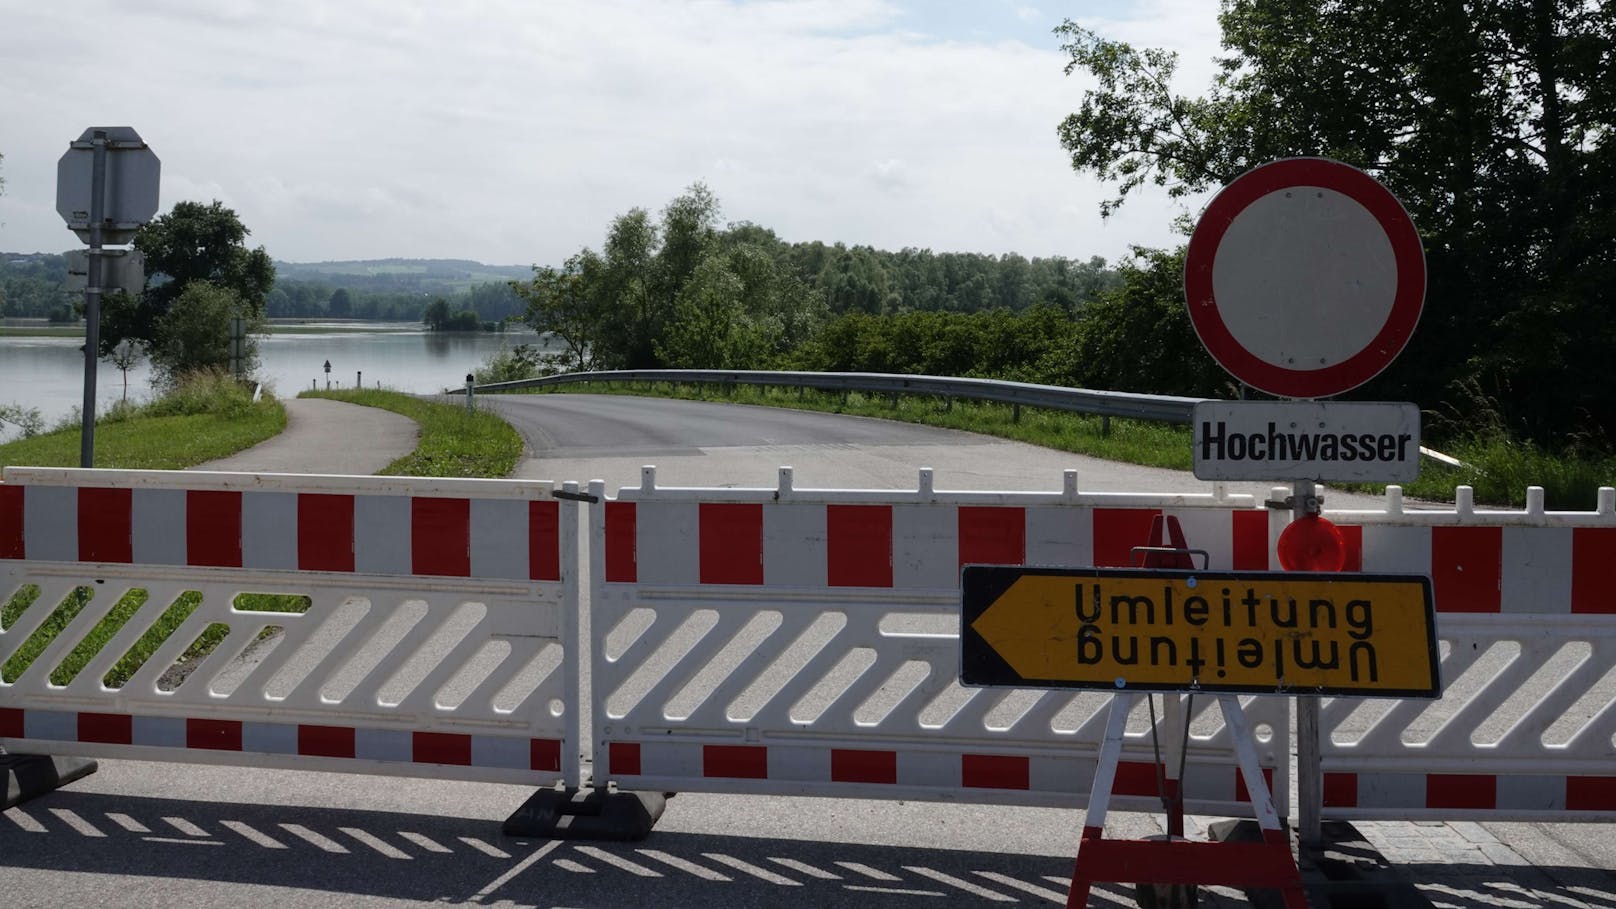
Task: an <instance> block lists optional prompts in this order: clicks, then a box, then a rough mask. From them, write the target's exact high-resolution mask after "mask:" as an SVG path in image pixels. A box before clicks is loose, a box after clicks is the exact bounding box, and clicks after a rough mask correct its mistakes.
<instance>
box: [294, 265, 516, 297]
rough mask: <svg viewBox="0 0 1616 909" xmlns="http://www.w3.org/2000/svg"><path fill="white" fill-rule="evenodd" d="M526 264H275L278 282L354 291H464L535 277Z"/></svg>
mask: <svg viewBox="0 0 1616 909" xmlns="http://www.w3.org/2000/svg"><path fill="white" fill-rule="evenodd" d="M532 276H533V269H532V268H531V267H529V266H526V265H484V264H483V263H481V262H472V261H470V260H468V259H360V260H354V261H345V262H280V261H277V262H276V263H275V278H276V280H278V281H308V282H311V283H321V284H329V285H332V286H341V287H348V288H352V289H354V290H370V291H388V290H406V291H417V292H423V293H434V294H453V293H463V292H465V291H467V290H470V289H471V288H473V287H475V286H477V285H479V284H504V283H505V282H506V281H513V280H522V279H526V278H531V277H532Z"/></svg>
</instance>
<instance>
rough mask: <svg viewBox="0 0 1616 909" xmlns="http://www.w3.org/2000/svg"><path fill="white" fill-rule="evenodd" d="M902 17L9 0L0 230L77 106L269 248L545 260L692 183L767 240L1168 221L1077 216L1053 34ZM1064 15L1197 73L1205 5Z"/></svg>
mask: <svg viewBox="0 0 1616 909" xmlns="http://www.w3.org/2000/svg"><path fill="white" fill-rule="evenodd" d="M1050 6H1053V5H1046V8H1047V7H1050ZM982 9H983V10H984V22H985V23H987V24H986V25H984V29H983V30H984V31H987V32H992V29H991V28H989V27H988V26H989V25H991V24H992V21H997V20H993V19H991V17H989V16H988V14H989V13H991V16H993V17H1000V18H1002V19H1004V20H1005V21H1006V22H1007V23H1010V22H1012V20H1016V17H1017V16H1019V15H1023V14H1025V13H1026V11H1027V10H1029V9H1033V7H1031V6H1030V5H1029V4H1025V3H989V4H984V5H983V7H982ZM903 13H904V10H903V8H901V7H900V6H898V5H897V4H895V3H888V2H880V0H767V2H751V3H743V2H731V0H688V2H682V0H598V2H549V3H544V4H534V3H527V2H520V0H489V2H483V3H477V4H432V3H425V2H419V0H391V2H380V0H351V2H347V3H343V4H328V3H323V2H312V0H288V2H283V3H278V4H273V5H271V4H262V3H256V2H248V0H231V2H217V0H194V2H193V0H158V2H147V3H143V4H122V3H111V2H104V3H95V4H81V5H79V6H75V7H73V8H71V9H69V8H66V7H62V6H60V5H49V4H33V5H28V6H26V7H23V8H21V9H18V10H14V11H12V12H9V13H8V14H7V21H6V28H5V30H4V32H0V59H5V60H6V61H7V63H6V65H5V66H4V67H3V68H0V154H4V155H5V160H4V163H3V165H0V166H3V167H4V170H3V172H0V174H3V175H4V176H5V177H6V179H7V186H6V190H5V195H3V196H0V249H6V250H23V251H31V250H33V249H46V250H50V249H64V248H67V247H68V246H70V245H72V242H73V239H72V236H71V235H70V234H69V233H68V232H67V231H66V230H65V228H63V227H62V226H61V224H60V221H59V219H57V218H56V216H55V214H54V210H53V209H54V181H55V167H54V164H55V161H56V158H57V157H59V156H60V155H61V153H62V151H64V150H65V149H66V144H67V142H68V141H69V140H71V139H73V138H75V137H76V136H77V135H78V134H79V133H80V132H81V131H82V130H83V129H84V128H85V126H87V125H90V124H96V125H102V124H106V125H123V124H130V125H133V126H135V127H136V128H137V129H139V130H140V131H141V134H142V135H143V136H144V137H145V138H146V139H147V141H148V142H150V143H151V145H152V147H153V148H154V149H155V150H156V151H157V153H158V155H159V156H160V157H161V158H162V160H163V168H164V170H163V175H164V176H163V179H164V183H163V187H164V188H163V206H164V208H165V209H166V208H168V207H169V206H171V205H172V204H173V203H174V202H176V201H180V200H182V199H199V200H202V201H206V200H208V199H212V198H218V199H221V200H222V201H224V202H225V203H226V204H228V205H230V206H231V207H233V208H235V209H236V210H237V211H238V212H239V213H240V215H241V217H242V219H243V221H244V222H245V223H246V224H247V226H248V227H249V228H250V229H251V230H252V232H253V239H254V242H257V243H262V244H264V245H265V246H266V247H267V248H268V249H269V251H270V253H271V254H272V255H274V256H276V257H277V258H282V259H289V260H315V259H338V258H361V257H379V256H390V255H399V256H444V257H447V256H454V257H466V258H475V259H480V260H483V261H487V262H497V263H518V264H526V263H532V262H557V261H559V260H561V259H562V258H564V257H565V256H567V255H569V254H570V253H571V252H574V251H576V250H577V249H578V248H579V247H582V246H585V245H590V246H594V245H598V244H599V242H600V239H601V235H602V231H603V228H604V227H605V225H606V224H607V223H608V222H609V220H610V219H611V218H612V217H613V216H614V215H616V214H618V213H620V212H623V211H626V210H627V209H628V208H630V207H633V206H636V205H637V206H642V207H646V208H649V209H651V210H653V211H655V210H657V209H660V207H661V206H662V205H663V204H664V203H665V202H666V201H667V200H668V199H670V198H671V197H672V196H674V195H675V194H677V193H678V192H679V191H681V190H682V189H683V188H684V187H686V186H688V185H689V184H690V183H692V182H694V181H696V180H705V181H707V182H708V184H709V185H710V186H711V187H712V189H713V190H714V192H715V193H717V194H718V196H719V198H720V199H721V200H722V201H723V203H724V208H725V213H726V215H727V216H728V217H729V218H731V219H734V220H748V221H753V222H756V223H759V224H762V225H765V226H768V227H772V228H774V229H775V230H776V231H777V232H779V233H780V234H781V235H782V236H784V237H786V238H787V239H791V240H810V239H820V240H825V241H827V242H835V241H843V242H847V243H868V244H873V245H877V246H884V247H891V248H898V247H903V246H916V247H921V246H925V247H931V248H933V249H938V250H973V251H982V252H1009V251H1012V250H1014V251H1019V252H1021V253H1023V254H1025V255H1051V254H1061V255H1068V256H1077V257H1087V256H1089V255H1104V256H1107V257H1108V258H1115V257H1117V256H1119V255H1120V254H1122V253H1123V252H1124V251H1125V250H1126V248H1127V246H1128V245H1130V244H1134V243H1145V244H1156V245H1161V244H1164V243H1169V242H1173V236H1172V234H1171V232H1170V229H1169V226H1168V222H1169V220H1170V218H1171V217H1172V213H1173V212H1172V207H1171V206H1168V205H1166V204H1165V202H1164V201H1163V200H1162V199H1161V198H1160V197H1159V195H1156V196H1151V195H1149V194H1146V195H1145V196H1144V197H1142V198H1140V199H1139V200H1138V201H1136V202H1130V204H1129V206H1128V207H1127V208H1125V209H1124V211H1123V214H1121V215H1119V216H1117V217H1116V218H1114V219H1113V220H1112V222H1111V223H1109V224H1102V223H1101V222H1100V220H1099V217H1098V214H1097V204H1098V202H1099V200H1101V199H1103V198H1106V197H1107V196H1108V194H1109V192H1108V190H1107V188H1105V187H1102V186H1099V185H1097V184H1095V183H1094V182H1093V180H1092V179H1091V178H1089V177H1086V176H1080V175H1077V174H1074V173H1073V172H1072V171H1071V169H1070V167H1069V165H1068V163H1067V161H1066V159H1065V155H1064V153H1063V152H1062V151H1061V149H1060V147H1059V145H1058V143H1057V141H1056V138H1055V127H1056V124H1058V123H1059V122H1060V120H1061V118H1062V117H1064V116H1065V114H1067V113H1069V112H1070V111H1071V110H1072V109H1074V108H1075V107H1076V106H1077V103H1078V99H1079V98H1080V96H1081V91H1082V83H1081V82H1080V80H1079V79H1077V78H1066V77H1064V76H1063V75H1062V73H1061V69H1062V66H1063V65H1064V62H1065V61H1064V59H1063V58H1062V57H1061V55H1060V54H1059V53H1058V52H1057V51H1055V50H1054V45H1053V42H1051V43H1049V45H1048V46H1044V47H1033V46H1030V45H1028V44H1027V43H1025V42H1024V41H1021V40H1018V39H1016V38H1015V37H1013V36H1010V33H1009V32H1007V31H1001V32H1000V33H999V36H998V37H987V38H980V39H978V38H974V37H973V38H969V39H962V38H959V37H957V36H949V35H926V34H922V33H918V32H917V31H916V30H915V27H914V22H913V21H907V20H905V24H904V25H903V27H902V28H901V29H900V28H899V27H898V23H899V22H900V20H901V19H902V18H903V15H902V14H903ZM913 18H914V17H913V16H912V17H911V19H913ZM85 22H95V23H97V27H96V28H95V29H86V28H84V23H85ZM1056 24H1058V22H1057V21H1054V20H1051V21H1049V22H1048V23H1047V25H1048V27H1051V28H1052V27H1053V26H1055V25H1056ZM1086 24H1091V25H1094V26H1096V27H1103V29H1104V30H1105V31H1106V33H1107V34H1114V35H1116V36H1117V37H1120V38H1123V39H1125V40H1131V41H1136V42H1138V43H1142V44H1155V45H1165V46H1170V47H1173V48H1175V49H1178V50H1180V52H1181V54H1182V64H1183V76H1184V78H1185V79H1186V80H1191V81H1193V80H1194V79H1196V78H1199V79H1201V81H1200V83H1199V85H1200V86H1204V84H1205V80H1206V78H1209V75H1210V71H1211V66H1210V60H1209V58H1210V56H1211V54H1212V53H1213V52H1214V51H1215V50H1216V37H1217V32H1216V23H1215V21H1214V18H1213V13H1212V11H1211V9H1210V7H1209V5H1207V4H1204V3H1199V2H1192V0H1142V2H1140V3H1139V4H1137V5H1136V7H1135V8H1134V10H1133V11H1132V13H1131V14H1130V15H1129V16H1128V17H1127V18H1125V19H1124V18H1116V17H1113V19H1111V20H1109V21H1106V22H1103V23H1102V22H1098V21H1096V22H1093V23H1086ZM1009 27H1010V25H1006V28H1009ZM1018 27H1019V26H1018ZM88 60H110V61H119V65H115V66H112V67H107V68H92V67H91V66H89V65H88V64H87V63H86V62H85V61H88ZM1203 62H1204V63H1205V66H1204V67H1203V66H1202V65H1201V64H1202V63H1203ZM1191 89H1192V90H1198V89H1199V86H1192V87H1191Z"/></svg>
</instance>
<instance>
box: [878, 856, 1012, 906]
mask: <svg viewBox="0 0 1616 909" xmlns="http://www.w3.org/2000/svg"><path fill="white" fill-rule="evenodd" d="M903 870H905V871H908V872H910V873H913V874H918V875H920V876H921V877H929V878H931V879H932V880H934V881H936V882H938V883H939V884H947V885H948V886H950V887H958V888H959V889H961V890H964V891H965V892H966V893H969V894H971V895H973V896H980V897H981V898H983V899H985V900H992V901H993V902H995V903H1014V902H1016V898H1015V897H1013V896H1005V895H1004V894H1002V893H999V892H998V891H995V890H989V889H988V888H986V887H980V886H978V885H976V884H973V883H971V882H970V881H967V880H963V879H961V878H957V877H955V876H953V875H952V874H945V873H943V872H941V871H937V870H935V869H932V868H926V867H924V866H921V865H904V866H903Z"/></svg>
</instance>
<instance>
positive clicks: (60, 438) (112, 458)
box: [0, 375, 286, 470]
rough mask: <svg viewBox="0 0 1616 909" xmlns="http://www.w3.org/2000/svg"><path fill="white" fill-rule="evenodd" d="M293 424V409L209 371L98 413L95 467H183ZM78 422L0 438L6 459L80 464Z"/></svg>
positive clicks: (2, 461) (0, 460)
mask: <svg viewBox="0 0 1616 909" xmlns="http://www.w3.org/2000/svg"><path fill="white" fill-rule="evenodd" d="M285 428H286V408H285V407H283V406H281V403H280V402H279V401H277V400H275V399H273V398H270V397H265V398H263V399H262V400H260V401H256V402H255V401H253V399H252V393H251V392H249V391H247V390H246V389H244V388H242V387H241V386H240V385H237V384H236V383H235V382H234V381H232V380H231V379H229V378H227V377H224V376H220V375H203V376H197V377H193V378H191V379H188V380H186V381H184V382H181V383H180V384H179V385H178V386H177V387H176V388H175V389H174V390H173V391H171V392H169V393H168V394H167V395H164V396H163V397H161V398H158V399H157V400H155V401H152V402H151V403H149V404H144V405H126V404H120V405H116V406H114V407H113V408H111V410H110V411H109V412H108V413H106V414H105V415H103V416H102V417H101V418H99V419H97V420H96V424H95V466H96V467H104V468H113V469H122V470H180V469H182V468H185V467H191V466H193V465H196V464H201V463H203V462H205V461H211V460H214V459H215V458H222V457H225V456H227V455H232V454H235V453H236V452H238V451H241V450H243V449H246V448H251V447H252V446H254V445H257V444H258V443H259V442H262V441H264V440H265V439H268V438H270V437H272V436H274V435H276V434H278V433H280V431H281V430H283V429H285ZM79 438H80V432H79V427H78V426H77V425H74V426H70V427H64V428H61V429H58V430H56V431H54V432H47V433H43V434H41V435H37V436H34V437H33V438H28V439H18V440H16V441H14V442H8V443H6V444H4V445H0V465H7V466H24V465H26V466H30V467H77V466H79V447H80V446H79Z"/></svg>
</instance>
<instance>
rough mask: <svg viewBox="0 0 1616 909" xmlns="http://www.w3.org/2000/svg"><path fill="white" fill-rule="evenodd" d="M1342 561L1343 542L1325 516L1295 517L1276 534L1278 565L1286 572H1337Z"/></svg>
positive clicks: (1343, 552)
mask: <svg viewBox="0 0 1616 909" xmlns="http://www.w3.org/2000/svg"><path fill="white" fill-rule="evenodd" d="M1345 564H1347V544H1346V541H1345V540H1344V539H1342V537H1341V531H1340V530H1338V529H1337V528H1336V526H1335V525H1334V524H1332V523H1330V522H1329V521H1328V520H1326V519H1325V518H1321V517H1319V516H1318V515H1308V516H1307V517H1304V518H1297V519H1296V520H1294V521H1292V522H1291V523H1290V525H1289V526H1287V527H1286V528H1285V529H1284V531H1282V532H1281V533H1280V535H1279V567H1280V568H1283V569H1285V570H1286V571H1340V570H1341V566H1343V565H1345Z"/></svg>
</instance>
